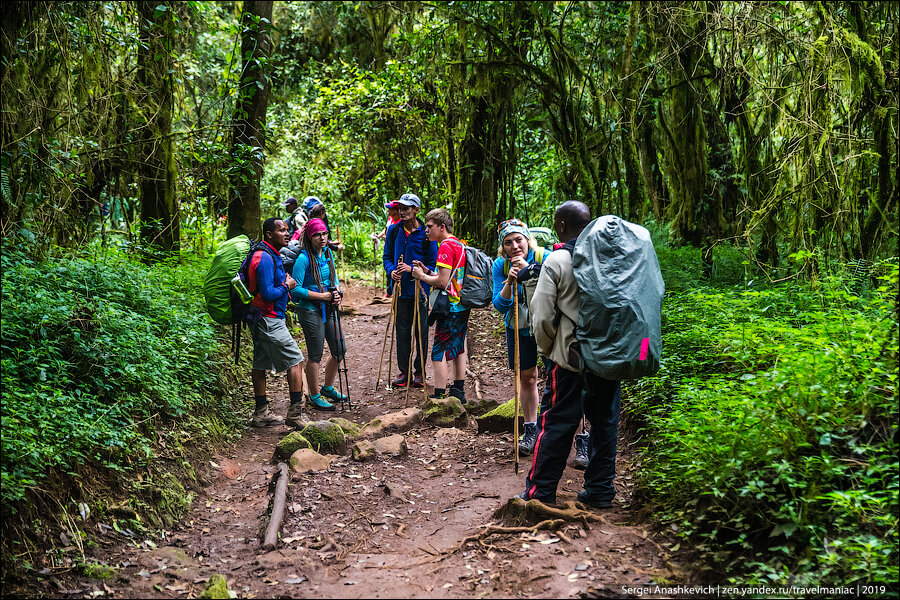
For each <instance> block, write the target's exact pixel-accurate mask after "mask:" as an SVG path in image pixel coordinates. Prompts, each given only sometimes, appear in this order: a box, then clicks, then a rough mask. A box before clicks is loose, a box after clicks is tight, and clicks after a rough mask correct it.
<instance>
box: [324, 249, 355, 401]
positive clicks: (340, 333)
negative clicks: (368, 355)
mask: <svg viewBox="0 0 900 600" xmlns="http://www.w3.org/2000/svg"><path fill="white" fill-rule="evenodd" d="M328 260H329V261H330V262H331V270H332V271H335V270H336V269H335V266H334V254H333V253H332V252H331V250H328ZM339 282H340V279H338V280H337V281H336V282H335V283H339ZM332 289H333V290H335V291H337V292H340V288H339V287H338V286H337V285H335V286H334V287H333V288H332ZM342 296H343V294H342ZM333 320H334V324H333V327H334V337H335V342H336V343H338V344H341V345H342V346H343V348H342V349H343V351H344V352H343V355H344V356H343V358H342V359H341V360H339V361H338V369H337V376H338V388H339V389H340V393H341V398H344V397H345V396H344V382H346V384H347V394H346V398H347V400H346V402H347V405H348V406H349V409H350V410H353V403H352V402H351V401H350V377H349V375H348V374H347V343H346V341H344V328H343V327H341V308H340V305H336V306H335V307H334V317H333ZM342 362H343V363H344V367H343V369H342V368H341V363H342ZM341 371H343V372H344V381H341ZM343 410H344V400H341V411H343Z"/></svg>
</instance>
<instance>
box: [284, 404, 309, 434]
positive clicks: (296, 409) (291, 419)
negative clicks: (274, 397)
mask: <svg viewBox="0 0 900 600" xmlns="http://www.w3.org/2000/svg"><path fill="white" fill-rule="evenodd" d="M284 423H285V425H290V426H291V427H294V428H296V429H303V426H304V425H306V423H305V422H304V421H303V403H302V402H294V403H293V404H291V405H290V407H288V414H287V419H285V420H284Z"/></svg>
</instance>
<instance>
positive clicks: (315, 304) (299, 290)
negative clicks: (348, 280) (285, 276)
mask: <svg viewBox="0 0 900 600" xmlns="http://www.w3.org/2000/svg"><path fill="white" fill-rule="evenodd" d="M330 257H331V250H325V251H324V252H322V254H320V255H319V256H317V257H316V267H317V268H318V269H319V278H320V279H321V281H322V288H318V287H317V286H316V283H315V279H314V277H313V270H312V269H310V268H309V256H307V254H306V250H301V251H300V254H298V255H297V260H295V261H294V273H293V277H294V279H296V280H297V287H295V288H294V289H293V290H292V291H291V298H292V299H293V300H294V302H296V303H297V304H298V305H299V306H300V308H305V309H307V310H319V308H320V307H321V305H322V302H321V301H319V300H310V299H309V293H310V292H324V291H327V290H328V287H329V286H331V285H334V286H335V287H338V286H339V285H340V283H339V282H338V281H337V273H335V274H334V278H335V281H334V282H332V281H331V266H332V265H331V263H330V261H329V258H330ZM331 260H334V259H333V257H331Z"/></svg>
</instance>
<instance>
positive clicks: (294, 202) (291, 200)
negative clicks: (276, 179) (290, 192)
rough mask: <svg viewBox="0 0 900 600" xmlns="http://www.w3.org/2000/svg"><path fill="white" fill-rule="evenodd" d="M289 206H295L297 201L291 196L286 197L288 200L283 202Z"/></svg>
mask: <svg viewBox="0 0 900 600" xmlns="http://www.w3.org/2000/svg"><path fill="white" fill-rule="evenodd" d="M291 204H297V199H296V198H294V197H293V196H288V199H287V200H285V201H284V205H285V206H290V205H291Z"/></svg>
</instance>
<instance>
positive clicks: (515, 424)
mask: <svg viewBox="0 0 900 600" xmlns="http://www.w3.org/2000/svg"><path fill="white" fill-rule="evenodd" d="M513 286H514V287H513V320H514V323H513V325H514V326H515V340H516V343H515V352H514V353H513V364H514V365H515V367H516V368H515V373H516V385H515V389H516V399H515V402H514V410H513V445H514V446H515V449H516V461H515V464H516V467H515V469H516V475H518V474H519V372H520V370H521V369H520V368H519V284H518V283H515V284H513Z"/></svg>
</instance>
